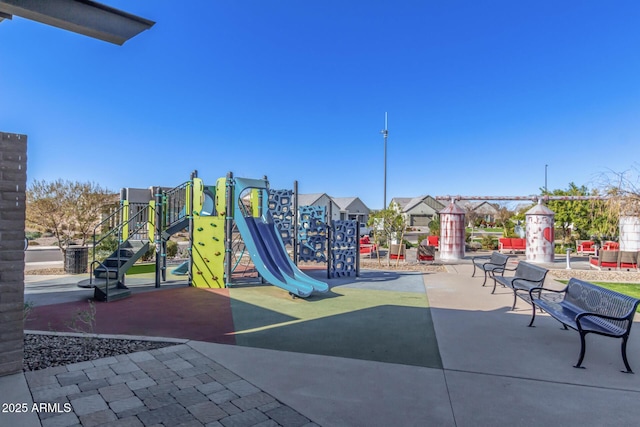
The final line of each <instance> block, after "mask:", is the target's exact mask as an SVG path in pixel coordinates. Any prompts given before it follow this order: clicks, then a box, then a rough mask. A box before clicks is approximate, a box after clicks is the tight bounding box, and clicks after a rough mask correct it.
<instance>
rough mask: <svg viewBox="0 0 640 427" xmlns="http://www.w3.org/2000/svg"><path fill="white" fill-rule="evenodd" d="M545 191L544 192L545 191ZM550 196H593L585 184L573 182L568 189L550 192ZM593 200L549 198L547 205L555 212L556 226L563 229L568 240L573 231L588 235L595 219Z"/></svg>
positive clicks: (565, 238)
mask: <svg viewBox="0 0 640 427" xmlns="http://www.w3.org/2000/svg"><path fill="white" fill-rule="evenodd" d="M543 193H544V192H543ZM548 195H550V196H591V195H592V194H591V192H590V191H589V189H588V188H587V187H585V186H584V185H583V186H581V187H578V186H577V185H576V184H574V183H573V182H571V183H569V188H567V189H566V190H560V189H556V190H553V191H552V192H550V193H548ZM592 205H593V201H591V200H549V201H548V202H547V207H548V208H549V209H551V210H552V211H553V212H554V213H555V224H556V228H558V229H560V230H562V234H563V236H562V237H563V239H564V241H565V242H568V241H569V240H570V239H571V233H572V230H573V232H575V233H577V234H578V235H580V236H587V235H588V233H589V230H590V229H591V223H592V221H593V218H594V217H593V215H592V212H593V211H592V208H591V206H592Z"/></svg>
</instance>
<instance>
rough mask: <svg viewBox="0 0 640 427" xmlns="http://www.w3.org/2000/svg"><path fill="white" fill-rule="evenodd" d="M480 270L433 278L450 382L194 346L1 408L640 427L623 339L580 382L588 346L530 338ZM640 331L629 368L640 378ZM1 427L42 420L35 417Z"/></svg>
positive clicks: (201, 417) (113, 417)
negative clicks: (579, 364)
mask: <svg viewBox="0 0 640 427" xmlns="http://www.w3.org/2000/svg"><path fill="white" fill-rule="evenodd" d="M471 270H472V268H471V265H470V264H468V263H463V264H458V265H451V266H448V272H447V273H438V274H426V275H424V287H425V291H426V293H427V296H428V299H429V303H430V307H431V316H432V318H433V324H434V328H435V331H436V339H437V342H438V347H439V351H440V356H441V359H442V364H443V369H435V368H426V367H416V366H407V365H400V364H392V363H383V362H372V361H364V360H356V359H348V358H341V357H331V356H319V355H315V354H302V353H293V352H283V351H276V350H267V349H256V348H250V347H241V346H230V345H223V344H211V343H204V342H198V341H185V342H181V343H180V344H179V345H177V346H172V347H167V348H165V349H160V350H152V351H148V352H140V353H133V354H129V355H125V356H118V357H115V358H107V359H100V360H96V361H92V362H83V363H79V364H75V365H68V366H65V367H60V368H50V369H47V370H44V371H35V372H32V373H26V374H25V375H23V374H18V375H12V376H8V377H2V378H0V396H1V397H0V401H2V402H13V403H27V405H28V406H29V409H31V407H30V405H31V403H32V402H34V401H35V402H36V403H42V402H49V403H59V404H60V412H55V413H51V412H48V413H41V414H40V419H42V425H43V426H69V425H83V426H90V425H108V426H129V425H131V426H150V425H167V426H169V425H170V426H176V425H188V426H201V425H206V426H220V425H223V426H249V425H263V426H268V425H283V426H304V425H310V426H313V425H321V426H427V425H428V426H431V425H438V426H539V425H545V424H547V425H562V426H602V425H617V426H635V425H637V424H638V419H640V405H638V403H637V402H638V401H640V376H639V375H638V374H636V375H630V374H624V373H621V372H620V370H621V369H623V367H624V365H623V363H622V360H621V356H620V340H615V339H611V338H605V337H598V336H588V338H587V353H586V357H585V361H584V366H585V367H586V369H575V368H573V367H572V365H573V364H574V363H575V362H576V360H577V357H578V352H579V338H578V334H577V333H575V332H574V331H566V330H563V329H562V328H561V327H560V326H559V324H558V323H557V322H556V321H554V320H553V319H551V318H549V317H548V316H547V315H540V316H539V317H538V318H537V320H536V327H535V328H528V327H527V324H528V322H529V318H530V314H531V309H530V307H529V306H528V305H527V304H526V303H524V302H522V301H519V302H518V308H517V309H516V310H515V311H511V310H510V307H511V303H512V293H511V292H510V291H507V290H505V289H501V288H498V290H497V291H496V294H494V295H491V288H490V287H482V286H481V284H482V278H479V277H475V278H471ZM636 323H637V322H636ZM639 328H640V326H637V325H636V326H635V328H634V329H633V330H632V336H631V338H630V340H629V347H628V355H629V362H630V363H631V366H632V368H634V369H635V370H636V371H637V372H639V373H640V329H639ZM328 333H330V331H328ZM398 333H402V331H398ZM65 403H66V404H68V405H70V406H64V404H65ZM49 409H51V408H49ZM66 409H69V410H70V412H64V411H65V410H66ZM0 425H2V426H4V425H11V426H12V427H15V426H22V425H24V426H38V425H40V421H39V419H38V416H37V414H36V413H35V412H33V411H31V410H29V411H27V413H26V414H14V415H9V414H7V413H0Z"/></svg>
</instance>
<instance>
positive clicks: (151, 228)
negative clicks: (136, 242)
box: [147, 200, 156, 243]
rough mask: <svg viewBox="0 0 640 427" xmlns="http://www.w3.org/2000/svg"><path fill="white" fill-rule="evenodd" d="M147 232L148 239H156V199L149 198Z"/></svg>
mask: <svg viewBox="0 0 640 427" xmlns="http://www.w3.org/2000/svg"><path fill="white" fill-rule="evenodd" d="M147 233H149V241H150V242H151V243H154V242H155V239H156V201H155V200H149V214H148V215H147Z"/></svg>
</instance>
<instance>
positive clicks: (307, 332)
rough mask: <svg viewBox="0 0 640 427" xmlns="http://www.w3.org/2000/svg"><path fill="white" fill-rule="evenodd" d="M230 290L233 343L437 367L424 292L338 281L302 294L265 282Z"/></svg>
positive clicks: (432, 333)
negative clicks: (339, 283)
mask: <svg viewBox="0 0 640 427" xmlns="http://www.w3.org/2000/svg"><path fill="white" fill-rule="evenodd" d="M229 291H230V292H229V296H230V298H231V309H232V314H233V324H234V329H235V331H236V332H235V339H236V345H242V346H247V347H258V348H266V349H272V350H283V351H292V352H299V353H308V354H318V355H325V356H337V357H347V358H353V359H362V360H371V361H378V362H387V363H397V364H404V365H413V366H423V367H429V368H442V361H441V358H440V353H439V351H438V343H437V340H436V335H435V330H434V328H433V322H432V319H431V313H430V309H429V304H428V300H427V296H426V294H425V293H418V292H395V291H390V290H372V289H362V288H352V287H347V286H339V287H334V288H333V289H332V290H331V291H329V292H328V293H327V294H325V295H321V296H312V297H311V298H309V299H306V300H305V299H292V298H291V297H290V296H289V295H288V294H287V293H286V292H284V291H283V290H282V289H279V288H276V287H274V286H270V285H264V286H252V287H239V288H231V289H229Z"/></svg>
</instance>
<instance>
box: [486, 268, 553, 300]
mask: <svg viewBox="0 0 640 427" xmlns="http://www.w3.org/2000/svg"><path fill="white" fill-rule="evenodd" d="M505 270H509V269H505ZM515 270H516V272H515V273H514V275H513V276H511V277H507V276H504V275H502V276H494V277H493V291H491V293H494V292H495V291H496V284H497V283H500V284H501V285H502V286H505V287H507V288H511V289H512V290H513V307H511V310H515V309H516V301H517V297H520V298H522V299H523V300H524V301H526V302H528V303H531V300H530V299H529V290H531V289H532V288H535V287H540V286H542V284H543V283H544V279H545V277H546V276H547V272H548V271H549V270H547V269H546V268H543V267H539V266H537V265H533V264H530V263H528V262H524V261H520V262H519V263H518V266H517V267H516V269H515Z"/></svg>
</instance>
